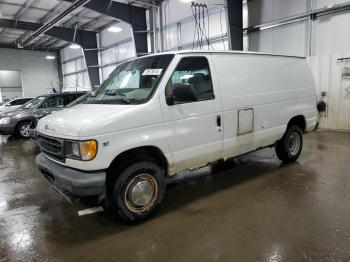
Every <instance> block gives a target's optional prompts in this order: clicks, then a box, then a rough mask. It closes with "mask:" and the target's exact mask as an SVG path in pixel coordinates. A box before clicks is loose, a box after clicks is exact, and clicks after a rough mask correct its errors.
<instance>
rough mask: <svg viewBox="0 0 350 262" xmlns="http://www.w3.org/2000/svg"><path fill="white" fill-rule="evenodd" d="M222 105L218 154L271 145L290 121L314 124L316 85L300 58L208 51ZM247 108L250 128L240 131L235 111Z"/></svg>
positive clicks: (228, 154)
mask: <svg viewBox="0 0 350 262" xmlns="http://www.w3.org/2000/svg"><path fill="white" fill-rule="evenodd" d="M212 56H213V61H214V64H215V69H216V73H217V76H218V78H219V80H220V88H221V90H222V104H223V122H224V138H223V139H224V141H223V144H224V149H223V157H224V158H226V157H230V156H234V155H238V154H242V153H246V152H249V151H252V150H255V149H257V148H259V147H263V146H267V145H271V144H273V143H275V142H276V141H277V140H278V139H280V138H281V137H282V136H283V134H284V132H285V130H286V127H287V124H288V122H289V120H290V119H291V118H292V117H294V116H297V115H302V116H304V117H305V119H306V123H307V129H308V130H309V129H312V128H313V127H314V126H315V125H316V121H317V118H316V115H317V112H316V89H315V83H314V79H313V77H312V74H311V71H310V69H309V67H308V65H307V63H306V61H305V59H300V58H291V57H282V56H268V55H254V54H213V55H212ZM248 108H252V109H253V111H254V114H253V116H252V117H253V119H252V121H253V132H250V133H246V134H239V132H238V122H239V119H238V116H239V113H238V112H239V111H240V110H242V109H248Z"/></svg>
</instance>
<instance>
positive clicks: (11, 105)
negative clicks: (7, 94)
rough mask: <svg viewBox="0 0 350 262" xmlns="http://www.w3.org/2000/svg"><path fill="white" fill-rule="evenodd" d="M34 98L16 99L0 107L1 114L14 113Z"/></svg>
mask: <svg viewBox="0 0 350 262" xmlns="http://www.w3.org/2000/svg"><path fill="white" fill-rule="evenodd" d="M32 99H33V97H23V98H16V99H13V100H11V101H8V102H5V103H3V104H2V105H0V114H2V113H5V112H9V111H12V110H14V109H17V108H19V107H21V106H22V105H24V104H25V103H27V102H29V101H30V100H32Z"/></svg>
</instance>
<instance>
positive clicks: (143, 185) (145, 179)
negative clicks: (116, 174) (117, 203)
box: [124, 173, 158, 213]
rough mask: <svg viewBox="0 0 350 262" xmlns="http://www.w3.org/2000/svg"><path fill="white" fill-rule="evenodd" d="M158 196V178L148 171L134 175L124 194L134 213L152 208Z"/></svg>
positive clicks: (126, 202)
mask: <svg viewBox="0 0 350 262" xmlns="http://www.w3.org/2000/svg"><path fill="white" fill-rule="evenodd" d="M157 196H158V184H157V181H156V179H155V178H154V177H153V176H152V175H151V174H148V173H142V174H139V175H137V176H136V177H134V178H133V179H132V180H131V181H130V182H129V183H128V185H127V187H126V189H125V194H124V202H125V205H126V207H127V208H128V209H129V210H130V211H131V212H134V213H142V212H145V211H147V210H149V209H151V208H152V207H153V205H154V203H155V201H156V199H157Z"/></svg>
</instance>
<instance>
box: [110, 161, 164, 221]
mask: <svg viewBox="0 0 350 262" xmlns="http://www.w3.org/2000/svg"><path fill="white" fill-rule="evenodd" d="M114 172H116V173H114ZM111 173H114V174H111V175H114V176H116V179H114V182H113V185H110V186H109V185H107V187H108V188H110V190H109V191H110V192H107V199H106V200H107V202H106V206H107V211H108V212H109V213H112V215H117V216H118V217H119V218H120V219H122V220H123V221H125V222H128V223H135V222H139V221H142V220H145V219H146V218H148V217H149V216H150V215H152V214H153V213H154V211H155V210H156V209H157V207H158V206H159V204H160V203H161V202H162V200H163V198H164V195H165V185H166V182H165V175H164V170H163V168H161V167H160V166H159V165H158V164H157V163H155V162H153V161H148V160H139V161H134V163H132V164H129V165H127V167H126V168H125V169H124V170H123V171H121V172H120V171H118V169H117V168H116V169H114V170H112V171H111ZM118 173H119V174H118ZM112 181H113V180H112Z"/></svg>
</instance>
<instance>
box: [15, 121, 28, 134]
mask: <svg viewBox="0 0 350 262" xmlns="http://www.w3.org/2000/svg"><path fill="white" fill-rule="evenodd" d="M30 125H31V121H24V122H21V123H19V124H18V126H17V129H16V135H17V136H18V137H20V138H29V137H30Z"/></svg>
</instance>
